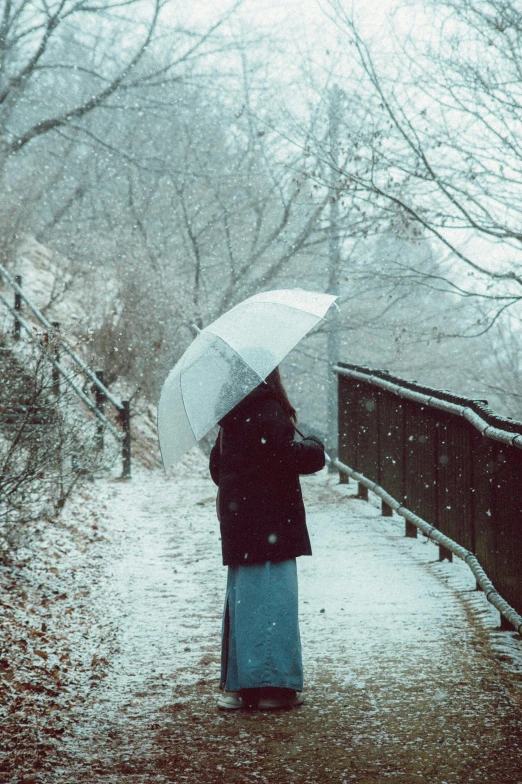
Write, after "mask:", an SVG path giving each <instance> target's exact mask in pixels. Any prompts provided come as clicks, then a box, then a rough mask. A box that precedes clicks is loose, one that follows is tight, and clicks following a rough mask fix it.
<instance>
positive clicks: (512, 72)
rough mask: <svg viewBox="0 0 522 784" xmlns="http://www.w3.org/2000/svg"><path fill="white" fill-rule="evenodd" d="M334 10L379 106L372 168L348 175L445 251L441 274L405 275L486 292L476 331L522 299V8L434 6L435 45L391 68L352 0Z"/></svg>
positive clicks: (419, 48)
mask: <svg viewBox="0 0 522 784" xmlns="http://www.w3.org/2000/svg"><path fill="white" fill-rule="evenodd" d="M329 7H330V15H331V17H332V19H333V20H334V21H335V23H336V24H337V26H338V27H339V28H340V29H341V30H342V31H343V33H344V34H345V36H346V38H345V40H347V41H348V42H349V43H350V44H351V47H352V51H353V53H354V54H355V59H356V62H357V64H358V68H359V69H360V70H359V72H360V79H361V84H362V90H361V91H360V92H359V96H358V100H359V102H363V101H364V102H366V104H367V106H368V107H371V123H369V124H368V125H367V126H366V128H365V130H366V134H365V135H362V136H361V138H360V139H358V140H357V141H358V142H359V146H358V151H359V152H358V155H359V157H361V158H362V159H364V161H365V162H366V169H365V168H364V167H361V166H358V167H357V168H355V167H353V166H352V165H350V161H348V162H347V163H348V165H344V166H342V167H340V168H341V175H342V176H344V177H345V178H346V180H347V181H349V182H351V183H353V184H354V186H356V187H360V188H362V189H364V190H365V191H366V192H367V193H368V194H369V195H371V197H372V199H373V201H374V203H375V204H379V205H382V206H386V205H393V206H394V207H396V208H398V209H400V210H401V212H402V214H403V216H404V219H405V220H408V221H411V222H413V223H414V224H416V225H417V226H418V227H419V229H420V230H422V231H425V232H428V234H429V235H430V236H431V237H432V238H433V240H434V241H435V244H436V245H438V246H439V247H440V248H441V249H442V250H443V251H444V252H445V253H446V256H447V258H448V260H449V261H450V265H449V266H448V268H447V269H446V271H445V273H444V274H443V275H437V274H433V273H431V272H430V273H428V274H426V272H425V270H423V269H421V268H418V267H417V268H416V267H414V266H412V267H410V268H409V273H410V274H416V275H418V277H419V278H421V277H423V278H424V279H425V283H426V284H427V285H430V286H431V287H432V288H433V289H434V290H435V291H437V292H453V293H454V294H456V295H458V296H459V297H462V298H464V297H465V298H469V299H471V300H476V299H478V298H480V300H481V303H482V304H481V308H482V312H483V320H482V322H481V323H480V324H479V325H475V328H471V329H469V330H468V331H467V333H466V334H469V335H470V336H473V335H478V334H480V333H481V332H483V331H484V330H487V329H489V328H490V327H491V326H492V325H493V324H494V323H495V322H496V320H497V319H498V318H500V317H501V314H502V313H503V312H504V311H505V310H506V309H508V308H513V307H516V306H517V305H518V303H519V302H520V300H521V296H522V277H521V276H520V273H519V271H518V270H519V266H520V253H521V241H522V234H521V233H520V217H521V209H522V191H521V189H520V182H521V179H520V173H521V166H522V158H521V148H520V144H519V137H520V133H519V128H520V111H519V103H520V102H519V97H520V96H519V92H520V84H519V82H520V73H521V68H522V55H521V51H522V50H521V48H520V42H521V35H522V15H521V14H520V12H519V11H517V10H516V9H515V8H514V6H513V5H512V4H510V3H503V2H499V1H498V0H448V1H447V2H442V3H437V4H436V5H435V4H429V3H428V4H426V6H425V7H426V13H427V14H428V23H429V24H430V25H431V28H432V29H434V30H435V31H436V32H435V34H434V35H433V36H432V37H431V38H430V43H428V44H426V43H425V39H424V38H422V39H421V38H420V37H418V36H417V37H416V36H415V35H414V34H412V35H410V36H409V37H407V40H406V41H405V42H398V43H397V47H396V50H395V57H396V59H395V67H394V68H392V69H390V68H386V69H385V68H384V67H383V66H382V64H379V59H378V57H376V55H375V54H374V53H373V51H372V46H371V45H370V44H369V43H368V42H366V41H365V40H364V39H363V37H362V36H361V35H360V33H359V30H358V28H357V25H356V23H355V21H354V19H353V17H352V16H351V13H350V12H349V11H348V10H347V8H346V7H345V4H344V3H343V2H342V1H341V0H332V2H331V3H330V6H329ZM392 29H393V28H392V26H391V25H390V33H392ZM390 37H392V35H390ZM390 56H391V55H390ZM368 140H370V143H368ZM353 141H354V138H353V136H352V143H353ZM323 157H324V156H323ZM477 327H478V328H477Z"/></svg>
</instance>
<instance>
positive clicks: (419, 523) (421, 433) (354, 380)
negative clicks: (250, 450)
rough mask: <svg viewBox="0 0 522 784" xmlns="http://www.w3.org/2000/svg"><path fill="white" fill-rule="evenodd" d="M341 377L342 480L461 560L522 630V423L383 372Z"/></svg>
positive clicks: (347, 372)
mask: <svg viewBox="0 0 522 784" xmlns="http://www.w3.org/2000/svg"><path fill="white" fill-rule="evenodd" d="M334 371H335V372H336V373H337V376H338V382H339V459H337V460H335V461H333V464H334V465H335V466H336V467H337V468H338V470H339V471H340V472H341V477H342V478H344V477H348V476H351V477H352V478H353V479H355V480H356V481H357V482H358V483H359V491H358V496H359V497H360V498H367V497H368V495H367V494H368V490H371V491H372V492H375V493H376V494H377V495H378V496H379V497H380V498H381V500H382V513H383V514H385V515H390V514H392V513H393V511H396V512H397V513H398V514H400V515H402V516H403V517H404V518H405V520H406V535H407V536H416V535H417V529H420V530H422V531H423V532H424V533H425V534H426V535H427V536H429V537H430V538H431V539H433V540H434V541H436V542H437V543H438V544H439V558H440V559H441V560H443V559H444V558H447V559H448V560H451V558H452V554H455V555H457V556H458V557H459V558H462V559H463V560H464V561H465V562H466V563H467V564H468V565H469V566H470V568H471V570H472V571H473V573H474V574H475V576H476V578H477V585H478V586H480V587H481V588H483V590H484V591H485V592H486V596H487V598H488V599H489V601H490V602H491V603H492V604H493V605H494V606H495V607H497V609H499V611H500V613H501V624H502V627H503V628H508V627H507V626H506V624H505V621H504V619H506V620H507V621H508V622H509V624H510V627H511V626H514V627H515V628H516V629H517V631H518V632H520V633H522V616H521V615H520V613H521V612H522V573H521V572H520V562H521V558H522V481H521V480H522V451H521V450H522V423H521V422H516V421H513V420H510V419H506V418H503V417H500V416H498V415H496V414H494V413H493V412H492V411H491V410H490V409H488V408H487V406H486V401H483V400H471V399H467V398H464V397H460V396H458V395H453V394H452V393H450V392H447V391H441V390H435V389H432V388H429V387H424V386H421V385H419V384H417V383H415V382H409V381H405V380H403V379H399V378H396V377H394V376H392V375H390V374H389V373H387V372H386V371H377V370H369V369H368V368H364V367H360V366H357V365H348V364H346V363H344V362H340V363H339V364H338V365H337V366H336V367H335V368H334ZM426 521H430V522H426ZM481 563H482V564H484V567H485V570H486V571H484V569H483V568H482V566H481ZM486 572H487V573H488V574H489V575H490V576H491V578H492V580H493V582H494V583H495V585H497V586H498V591H497V590H496V588H495V587H494V586H493V582H491V580H490V579H489V577H488V576H487V574H486ZM510 627H509V628H510Z"/></svg>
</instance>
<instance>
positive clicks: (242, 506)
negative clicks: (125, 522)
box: [210, 368, 325, 709]
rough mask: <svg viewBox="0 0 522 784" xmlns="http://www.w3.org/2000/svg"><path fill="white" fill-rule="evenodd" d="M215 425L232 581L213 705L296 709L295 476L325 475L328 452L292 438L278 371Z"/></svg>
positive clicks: (305, 548) (298, 528)
mask: <svg viewBox="0 0 522 784" xmlns="http://www.w3.org/2000/svg"><path fill="white" fill-rule="evenodd" d="M219 424H220V425H221V428H220V432H219V436H218V438H217V440H216V443H215V445H214V446H213V448H212V451H211V454H210V473H211V476H212V479H213V480H214V482H215V483H216V484H217V485H218V486H219V491H218V498H217V506H218V517H219V520H220V527H221V544H222V552H223V563H224V565H225V566H228V579H227V590H226V599H225V610H224V615H223V635H222V649H221V682H220V689H221V690H222V691H223V694H222V695H221V696H220V697H219V699H218V707H219V708H221V709H234V708H244V707H246V708H259V709H266V708H286V707H292V706H294V705H298V704H299V703H300V701H301V695H300V692H301V691H302V688H303V667H302V660H301V642H300V637H299V624H298V618H297V568H296V560H295V559H296V557H297V556H299V555H311V554H312V550H311V547H310V539H309V537H308V531H307V529H306V522H305V510H304V505H303V499H302V495H301V487H300V484H299V474H312V473H315V472H316V471H319V470H320V469H321V468H323V466H324V464H325V454H324V447H323V445H322V444H321V442H320V441H318V440H317V439H315V438H305V439H303V440H302V441H294V432H295V425H296V412H295V409H294V407H293V406H292V404H291V403H290V401H289V400H288V397H287V395H286V392H285V389H284V387H283V384H282V381H281V376H280V374H279V370H278V368H276V369H275V370H274V371H272V373H270V375H269V376H268V377H267V379H266V381H265V382H263V383H262V384H260V385H259V386H258V387H256V389H254V390H253V391H252V392H251V393H250V394H249V395H247V397H246V398H244V400H242V401H241V402H240V403H239V404H238V405H237V406H236V407H235V408H234V409H233V410H232V411H230V413H229V414H227V415H226V416H225V417H224V418H223V419H222V420H221V421H220V423H219Z"/></svg>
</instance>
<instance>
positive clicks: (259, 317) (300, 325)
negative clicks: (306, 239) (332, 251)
mask: <svg viewBox="0 0 522 784" xmlns="http://www.w3.org/2000/svg"><path fill="white" fill-rule="evenodd" d="M335 299H337V298H336V297H335V296H333V295H331V294H318V293H316V292H313V291H303V290H302V289H279V290H276V291H265V292H263V293H261V294H256V295H255V296H253V297H250V298H249V299H246V300H244V301H243V302H240V303H239V305H236V306H235V307H234V308H232V309H231V310H229V311H228V312H227V313H225V314H223V316H220V317H219V318H218V319H217V320H216V321H214V322H212V324H209V326H208V327H205V329H203V330H202V331H201V332H200V333H199V334H198V336H197V337H196V338H195V340H194V341H193V343H192V344H191V345H190V346H189V347H188V349H187V350H186V351H185V353H184V354H183V356H182V357H181V359H180V360H179V362H177V363H176V365H175V366H174V368H173V369H172V370H171V372H170V373H169V375H168V377H167V379H166V381H165V383H164V384H163V388H162V390H161V396H160V401H159V405H158V435H159V442H160V449H161V456H162V459H163V465H164V467H165V471H167V470H168V468H169V467H170V466H171V465H172V464H173V463H174V462H175V461H176V460H177V459H178V458H179V457H181V455H183V454H184V453H185V452H186V451H187V450H188V449H190V447H192V446H194V445H195V444H196V443H197V442H198V441H199V440H200V439H201V438H203V436H204V435H206V433H208V431H209V430H211V429H212V428H213V427H214V425H215V424H216V423H217V422H219V420H220V419H221V418H222V417H224V416H225V414H228V412H229V411H231V410H232V409H233V408H234V406H236V405H237V404H238V403H239V402H240V401H241V400H242V399H243V398H244V397H246V395H248V393H249V392H251V391H252V390H253V389H254V388H255V387H257V386H258V385H259V384H260V383H261V382H262V381H264V379H265V378H266V377H267V376H268V374H269V373H270V372H271V371H272V370H273V369H274V368H275V367H276V366H277V365H278V364H279V363H280V362H281V360H282V359H283V358H284V357H285V356H286V355H287V354H288V352H289V351H291V349H292V348H293V347H294V346H295V345H296V344H297V343H298V342H299V341H300V340H301V338H303V337H304V336H305V335H306V334H307V332H309V331H310V330H311V329H312V327H314V326H315V325H316V324H317V323H318V322H319V321H321V320H322V319H324V316H325V314H326V312H327V310H328V309H329V307H330V306H331V305H332V303H333V302H334V301H335Z"/></svg>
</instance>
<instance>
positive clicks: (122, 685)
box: [0, 453, 522, 784]
mask: <svg viewBox="0 0 522 784" xmlns="http://www.w3.org/2000/svg"><path fill="white" fill-rule="evenodd" d="M303 486H304V491H305V499H306V503H307V508H308V519H309V528H310V533H311V538H312V545H313V549H314V556H313V557H312V558H301V559H299V562H298V563H299V579H300V606H301V633H302V638H303V652H304V660H305V684H306V685H305V690H306V699H307V702H306V704H305V705H304V706H302V707H301V708H298V709H296V710H293V711H288V712H282V713H268V712H266V713H247V712H238V713H233V714H223V713H220V712H218V711H217V710H216V708H215V698H216V694H217V684H218V674H219V635H220V621H221V609H222V602H223V594H224V587H225V579H226V570H225V569H224V568H223V567H222V566H221V560H220V543H219V536H218V524H217V521H216V519H215V506H214V499H215V489H214V486H213V485H212V483H211V481H210V479H209V478H208V473H207V469H206V465H205V462H204V459H203V458H202V456H200V455H199V453H198V454H194V455H191V456H190V457H189V458H187V460H186V462H185V465H182V466H180V467H179V468H178V473H177V475H176V476H174V477H172V478H169V479H166V478H165V477H164V476H163V475H162V473H161V472H159V471H157V472H145V471H139V470H136V472H135V475H134V477H133V479H132V481H131V482H117V481H116V482H115V481H109V480H107V481H106V480H101V481H99V482H97V483H96V484H95V485H93V486H92V487H91V490H90V491H89V493H90V500H88V501H86V502H85V503H86V504H87V505H89V504H91V505H92V504H93V503H95V505H96V507H97V509H98V514H97V517H96V526H97V528H96V542H95V543H93V544H89V545H88V549H87V551H86V552H88V553H91V555H89V558H90V561H89V564H90V565H87V567H86V569H83V567H82V565H81V563H80V562H79V561H78V558H80V556H78V554H76V555H75V554H74V552H72V551H71V554H70V557H71V558H72V557H73V556H74V557H75V558H76V559H77V561H78V563H77V566H78V569H79V570H80V571H81V570H83V571H82V574H83V575H84V577H83V578H82V579H83V581H84V582H85V576H86V575H87V576H88V575H89V573H91V574H92V576H93V582H94V578H95V577H96V584H95V585H94V584H93V586H92V590H91V595H90V598H89V602H90V606H91V610H92V617H91V616H88V617H87V616H85V623H86V627H85V629H84V631H83V637H84V638H85V645H86V646H89V645H91V644H92V645H93V646H94V647H93V651H92V653H89V651H87V653H86V654H85V656H84V657H83V658H84V659H85V662H84V666H83V670H81V672H84V673H85V675H84V676H83V677H84V678H85V679H87V678H89V679H90V684H89V688H88V689H86V690H85V695H84V697H82V699H81V700H79V701H77V704H76V707H74V701H73V707H72V708H71V711H72V713H71V716H72V722H70V723H69V724H68V725H67V729H66V731H65V732H63V733H62V734H61V735H60V739H59V740H57V741H56V743H57V748H59V749H60V761H59V763H57V764H55V765H54V766H53V769H52V772H51V771H50V768H49V765H46V766H45V769H42V770H41V771H40V772H39V773H38V775H36V776H33V777H30V776H29V778H27V776H24V777H16V776H14V777H12V778H9V779H8V778H1V776H0V780H3V781H10V782H11V781H12V782H15V781H16V782H20V783H21V782H27V783H28V782H29V781H30V782H42V784H72V782H74V783H75V784H82V783H83V782H86V783H87V782H89V784H98V782H100V784H102V782H103V784H131V782H132V784H156V783H157V784H182V782H189V784H218V783H219V784H225V782H227V784H228V782H241V784H251V783H253V782H269V784H291V783H293V784H330V783H332V784H333V782H335V784H342V783H343V782H346V783H347V784H351V782H358V783H359V784H369V782H372V783H373V784H374V783H375V782H389V781H390V782H400V784H414V783H415V784H416V783H417V782H429V784H444V783H446V784H456V783H457V782H459V783H461V784H473V782H479V783H480V784H483V783H484V784H485V782H488V783H489V782H497V783H498V784H514V783H516V782H518V783H519V784H522V700H521V688H522V642H521V641H520V639H519V638H518V637H516V636H515V635H514V634H510V633H507V632H500V631H499V630H498V621H499V619H498V613H497V612H496V611H495V610H494V609H493V608H491V607H490V605H488V604H487V602H486V600H485V597H484V595H483V594H481V593H477V592H476V591H474V587H475V584H474V580H473V577H472V575H471V573H470V572H469V570H468V569H467V567H466V566H465V565H464V564H462V563H460V562H457V563H453V564H448V563H443V564H440V563H439V562H438V560H437V558H438V550H437V548H436V547H435V546H434V545H433V544H431V543H428V542H426V541H425V540H424V538H423V537H421V538H419V539H418V540H412V539H406V538H405V537H404V536H403V521H402V520H401V519H400V518H393V519H390V518H382V517H380V515H379V508H378V506H377V505H376V504H375V505H374V504H372V503H364V502H363V501H360V500H356V499H353V498H350V497H349V496H350V494H351V493H353V492H354V486H350V485H349V486H346V485H338V484H337V478H336V477H329V476H328V475H327V474H326V473H323V474H321V475H318V476H315V477H309V478H305V479H304V481H303ZM92 538H93V537H90V539H92ZM89 541H90V540H89ZM92 548H96V549H95V550H93V549H92ZM94 556H96V557H95V558H94ZM67 557H68V556H67V554H65V553H64V554H63V558H62V560H61V561H60V564H61V566H60V568H63V569H64V570H65V569H66V567H67V563H66V559H67ZM93 558H94V560H93ZM80 560H81V558H80ZM78 579H79V578H78V576H76V578H75V580H76V581H78ZM64 606H65V600H64ZM74 617H75V616H74V614H73V615H70V616H67V618H69V619H71V618H72V619H74ZM78 617H79V618H80V619H81V617H82V616H78ZM69 622H70V623H72V621H68V623H69ZM100 630H102V631H100ZM80 631H82V630H81V629H80ZM102 632H103V635H104V637H103V639H105V638H106V639H107V642H106V643H103V646H105V647H103V646H102V648H101V649H100V648H99V638H100V639H101V636H100V635H102ZM77 636H78V637H81V634H78V635H77ZM96 651H98V652H96ZM73 653H74V648H73ZM73 653H71V656H73ZM102 655H103V657H106V658H107V659H108V661H107V662H105V661H104V667H103V673H102V674H101V675H102V677H95V674H94V675H93V674H90V673H91V670H92V667H91V668H90V669H89V666H88V665H89V662H90V661H91V658H92V661H93V662H94V663H95V665H96V666H98V660H99V658H100V656H102ZM70 674H71V671H69V673H68V675H70ZM75 677H81V673H80V672H78V673H76V676H75ZM71 688H72V691H73V693H74V688H75V687H74V686H72V687H71ZM78 688H79V687H78Z"/></svg>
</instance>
